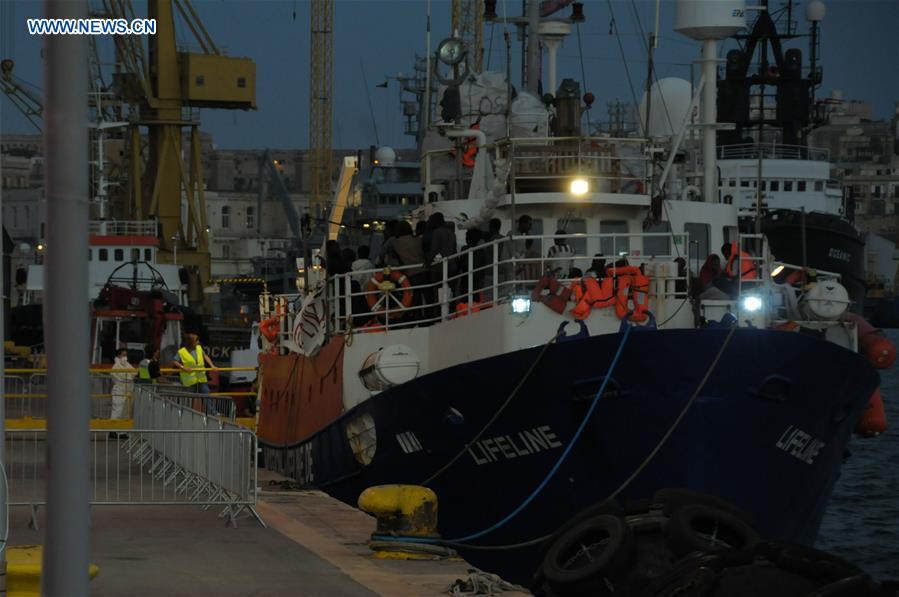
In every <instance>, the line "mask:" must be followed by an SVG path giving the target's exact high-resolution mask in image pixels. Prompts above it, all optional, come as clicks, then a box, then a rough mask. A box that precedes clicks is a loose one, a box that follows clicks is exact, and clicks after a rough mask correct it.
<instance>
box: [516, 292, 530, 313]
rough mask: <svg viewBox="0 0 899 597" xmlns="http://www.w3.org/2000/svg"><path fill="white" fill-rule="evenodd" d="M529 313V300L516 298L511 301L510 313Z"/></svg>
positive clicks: (520, 297)
mask: <svg viewBox="0 0 899 597" xmlns="http://www.w3.org/2000/svg"><path fill="white" fill-rule="evenodd" d="M530 311H531V299H529V298H527V297H523V296H517V297H515V298H513V299H512V313H515V314H516V315H524V314H526V313H530Z"/></svg>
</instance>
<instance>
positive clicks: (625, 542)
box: [541, 514, 634, 595]
mask: <svg viewBox="0 0 899 597" xmlns="http://www.w3.org/2000/svg"><path fill="white" fill-rule="evenodd" d="M597 536H605V537H607V538H608V543H607V544H606V546H605V548H604V549H603V551H602V552H601V553H600V554H599V555H598V556H595V557H594V558H593V559H591V561H589V562H587V564H586V565H585V566H582V567H579V568H575V569H569V568H566V567H565V564H566V562H567V561H569V560H570V559H571V558H572V556H574V555H575V554H576V553H577V552H578V551H579V550H580V549H581V546H582V545H583V544H584V543H585V542H587V541H590V540H592V539H593V538H595V537H597ZM633 554H634V536H633V533H632V532H631V529H630V527H628V525H627V523H626V522H625V521H624V519H623V518H621V517H619V516H613V515H610V514H600V515H599V516H594V517H592V518H588V519H586V520H583V521H581V522H580V523H579V524H577V525H575V526H574V527H572V528H570V529H569V530H568V531H567V532H565V533H564V534H562V535H561V536H560V537H559V538H558V539H557V540H556V541H555V542H554V543H553V544H552V546H550V548H549V550H548V551H547V552H546V556H544V558H543V564H542V565H541V570H542V572H543V576H544V578H546V580H547V582H549V584H550V586H551V587H552V588H553V589H554V590H555V591H558V592H559V593H560V594H563V595H565V594H572V593H574V592H577V593H578V594H587V593H586V592H592V594H594V595H595V594H601V591H602V590H603V588H604V587H605V583H604V579H605V577H606V576H608V575H611V574H614V573H616V572H618V571H620V570H622V569H624V568H625V567H626V566H627V565H628V564H630V560H631V557H632V556H633ZM582 592H584V593H582Z"/></svg>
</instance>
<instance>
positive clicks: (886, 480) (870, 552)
mask: <svg viewBox="0 0 899 597" xmlns="http://www.w3.org/2000/svg"><path fill="white" fill-rule="evenodd" d="M886 334H887V336H888V337H889V338H890V340H891V341H892V342H893V343H894V344H896V345H899V330H886ZM881 376H882V380H883V383H882V385H881V393H882V394H883V401H884V405H885V406H886V411H887V422H888V424H889V426H890V427H889V429H888V430H887V432H886V433H885V434H883V435H881V436H880V437H876V438H871V439H860V438H853V440H852V443H851V444H850V450H851V452H852V456H851V457H850V458H849V459H848V460H847V461H846V463H845V465H844V466H843V470H842V476H841V477H840V480H839V481H838V482H837V485H836V488H835V489H834V493H833V497H832V498H831V501H830V505H829V506H828V508H827V513H826V514H825V517H824V522H823V525H822V527H821V532H820V534H819V536H818V543H817V547H819V548H820V549H824V550H826V551H831V552H833V553H835V554H838V555H840V556H841V557H844V558H846V559H847V560H850V561H851V562H853V563H855V564H857V565H859V566H861V567H862V568H863V569H864V570H865V571H866V572H868V573H869V574H871V575H872V576H873V577H874V578H875V579H877V580H890V579H899V466H897V463H899V366H894V367H893V368H892V369H890V370H888V371H883V372H881Z"/></svg>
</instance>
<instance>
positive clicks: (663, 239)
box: [643, 221, 671, 257]
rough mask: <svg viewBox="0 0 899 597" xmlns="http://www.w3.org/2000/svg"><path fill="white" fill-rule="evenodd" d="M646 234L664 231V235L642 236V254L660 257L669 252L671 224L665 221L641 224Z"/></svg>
mask: <svg viewBox="0 0 899 597" xmlns="http://www.w3.org/2000/svg"><path fill="white" fill-rule="evenodd" d="M643 232H645V233H646V234H659V233H665V236H646V237H644V238H643V254H644V255H651V256H653V257H661V256H664V255H670V254H671V224H669V223H668V222H665V221H660V222H655V223H649V224H644V225H643Z"/></svg>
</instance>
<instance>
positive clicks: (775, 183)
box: [771, 180, 780, 191]
mask: <svg viewBox="0 0 899 597" xmlns="http://www.w3.org/2000/svg"><path fill="white" fill-rule="evenodd" d="M771 190H772V191H779V190H780V181H779V180H772V181H771Z"/></svg>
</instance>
